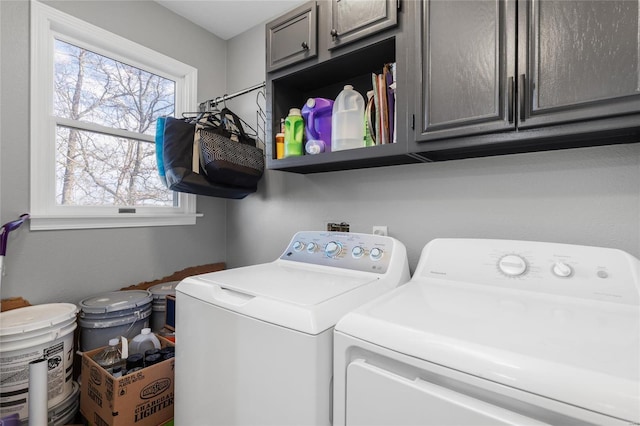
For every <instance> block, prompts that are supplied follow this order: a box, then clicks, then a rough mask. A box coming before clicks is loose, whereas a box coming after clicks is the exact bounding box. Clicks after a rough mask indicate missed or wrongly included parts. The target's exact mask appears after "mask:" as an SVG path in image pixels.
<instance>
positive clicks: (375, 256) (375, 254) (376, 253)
mask: <svg viewBox="0 0 640 426" xmlns="http://www.w3.org/2000/svg"><path fill="white" fill-rule="evenodd" d="M383 254H384V252H383V251H382V249H379V248H378V247H374V248H372V249H371V251H370V252H369V257H370V258H371V260H380V259H382V255H383Z"/></svg>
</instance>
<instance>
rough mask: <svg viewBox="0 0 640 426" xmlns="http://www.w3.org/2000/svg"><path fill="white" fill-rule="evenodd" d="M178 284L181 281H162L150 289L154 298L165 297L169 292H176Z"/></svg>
mask: <svg viewBox="0 0 640 426" xmlns="http://www.w3.org/2000/svg"><path fill="white" fill-rule="evenodd" d="M178 284H180V281H170V282H166V283H160V284H156V285H154V286H153V287H150V288H149V291H150V292H151V293H152V294H153V298H154V299H164V297H165V296H166V295H168V294H176V286H177V285H178Z"/></svg>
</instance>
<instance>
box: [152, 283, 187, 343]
mask: <svg viewBox="0 0 640 426" xmlns="http://www.w3.org/2000/svg"><path fill="white" fill-rule="evenodd" d="M178 284H180V281H170V282H166V283H161V284H156V285H154V286H153V287H150V288H149V291H150V292H151V294H152V295H153V303H152V304H151V309H152V314H151V330H152V331H153V332H154V333H160V332H161V331H162V329H163V328H164V323H165V318H166V314H167V296H175V294H176V286H177V285H178Z"/></svg>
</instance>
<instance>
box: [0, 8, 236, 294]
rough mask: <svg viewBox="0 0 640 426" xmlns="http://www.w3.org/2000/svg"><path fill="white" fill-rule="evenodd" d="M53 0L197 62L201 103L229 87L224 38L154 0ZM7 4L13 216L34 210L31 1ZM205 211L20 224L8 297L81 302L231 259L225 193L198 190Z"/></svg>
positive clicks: (9, 213)
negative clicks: (155, 218)
mask: <svg viewBox="0 0 640 426" xmlns="http://www.w3.org/2000/svg"><path fill="white" fill-rule="evenodd" d="M47 4H49V5H51V6H53V7H56V8H58V9H60V10H62V11H64V12H67V13H69V14H72V15H75V16H77V17H79V18H81V19H84V20H86V21H88V22H91V23H93V24H95V25H98V26H101V27H103V28H105V29H107V30H109V31H112V32H114V33H116V34H119V35H121V36H124V37H127V38H129V39H131V40H133V41H136V42H138V43H140V44H142V45H145V46H147V47H149V48H152V49H154V50H157V51H159V52H161V53H165V54H167V55H169V56H172V57H174V58H176V59H178V60H180V61H182V62H185V63H187V64H189V65H192V66H194V67H196V68H198V98H199V99H200V100H201V101H204V100H206V99H209V98H213V97H215V96H218V95H220V94H222V93H224V91H225V87H226V69H225V66H224V63H225V57H226V49H227V47H226V42H225V41H223V40H221V39H219V38H217V37H215V36H213V35H212V34H210V33H208V32H207V31H205V30H203V29H202V28H200V27H197V26H195V25H193V24H191V23H189V22H188V21H186V20H185V19H183V18H181V17H179V16H177V15H175V14H174V13H172V12H170V11H169V10H167V9H165V8H164V7H162V6H160V5H158V4H157V3H155V2H152V1H122V2H120V1H55V2H47ZM0 10H1V12H0V19H1V48H0V52H1V55H2V56H1V61H0V62H1V69H0V71H1V74H0V78H1V84H0V88H1V97H0V110H1V111H2V116H1V121H0V132H1V133H0V141H1V145H0V159H1V162H2V163H1V166H0V170H1V174H0V194H1V195H2V198H1V202H0V220H2V223H6V222H8V221H10V220H14V219H16V218H17V217H18V216H19V215H20V214H21V213H24V212H28V211H29V121H28V117H29V2H28V1H23V0H20V1H7V0H2V1H0ZM221 62H222V64H223V65H222V66H221V65H220V64H221ZM195 107H197V105H194V108H195ZM198 211H199V212H202V213H204V215H205V216H204V218H199V219H198V223H197V225H195V226H171V227H149V228H128V229H112V230H109V229H101V230H75V231H30V230H29V228H28V226H23V227H22V228H20V229H19V230H18V231H14V232H13V233H11V234H10V241H9V246H8V252H7V256H6V258H5V266H6V269H7V271H6V275H5V276H4V277H3V280H2V298H7V297H16V296H22V297H24V298H26V299H28V300H29V301H30V302H31V303H32V304H36V303H46V302H59V301H66V302H77V301H79V300H81V299H83V298H84V297H87V296H90V295H93V294H96V293H99V292H103V291H111V290H117V289H119V288H121V287H124V286H128V285H131V284H137V283H138V282H141V281H150V280H153V279H157V278H161V277H163V276H166V275H169V274H171V273H173V272H175V271H177V270H180V269H183V268H186V267H189V266H195V265H202V264H205V263H213V262H220V261H225V258H226V248H225V241H226V226H225V222H226V202H225V200H222V199H214V198H207V197H198Z"/></svg>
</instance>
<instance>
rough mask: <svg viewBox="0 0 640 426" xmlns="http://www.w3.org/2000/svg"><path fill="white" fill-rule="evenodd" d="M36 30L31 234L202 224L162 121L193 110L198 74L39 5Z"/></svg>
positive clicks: (34, 15) (34, 7)
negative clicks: (169, 164) (178, 184)
mask: <svg viewBox="0 0 640 426" xmlns="http://www.w3.org/2000/svg"><path fill="white" fill-rule="evenodd" d="M31 27H32V46H31V70H32V71H31V73H32V75H31V218H32V219H31V227H32V229H69V228H109V227H130V226H151V225H179V224H193V223H195V218H196V213H195V196H194V195H191V194H184V193H175V192H173V191H171V190H169V189H167V188H166V187H165V186H164V184H163V183H162V181H161V180H160V177H159V175H158V171H157V166H156V149H155V132H156V128H155V123H156V120H157V118H158V117H160V116H163V115H176V114H178V115H179V114H180V113H181V112H183V111H187V110H190V109H191V108H192V105H195V103H196V102H195V99H196V80H197V71H196V69H195V68H193V67H190V66H188V65H185V64H182V63H180V62H178V61H176V60H174V59H172V58H169V57H166V56H164V55H162V54H159V53H157V52H155V51H152V50H150V49H147V48H145V47H143V46H140V45H138V44H136V43H133V42H131V41H129V40H126V39H123V38H122V37H119V36H116V35H114V34H112V33H109V32H107V31H105V30H102V29H100V28H98V27H95V26H93V25H90V24H88V23H85V22H83V21H80V20H78V19H77V18H74V17H72V16H69V15H66V14H64V13H62V12H60V11H58V10H56V9H53V8H51V7H49V6H46V5H43V4H41V3H38V2H32V24H31Z"/></svg>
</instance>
